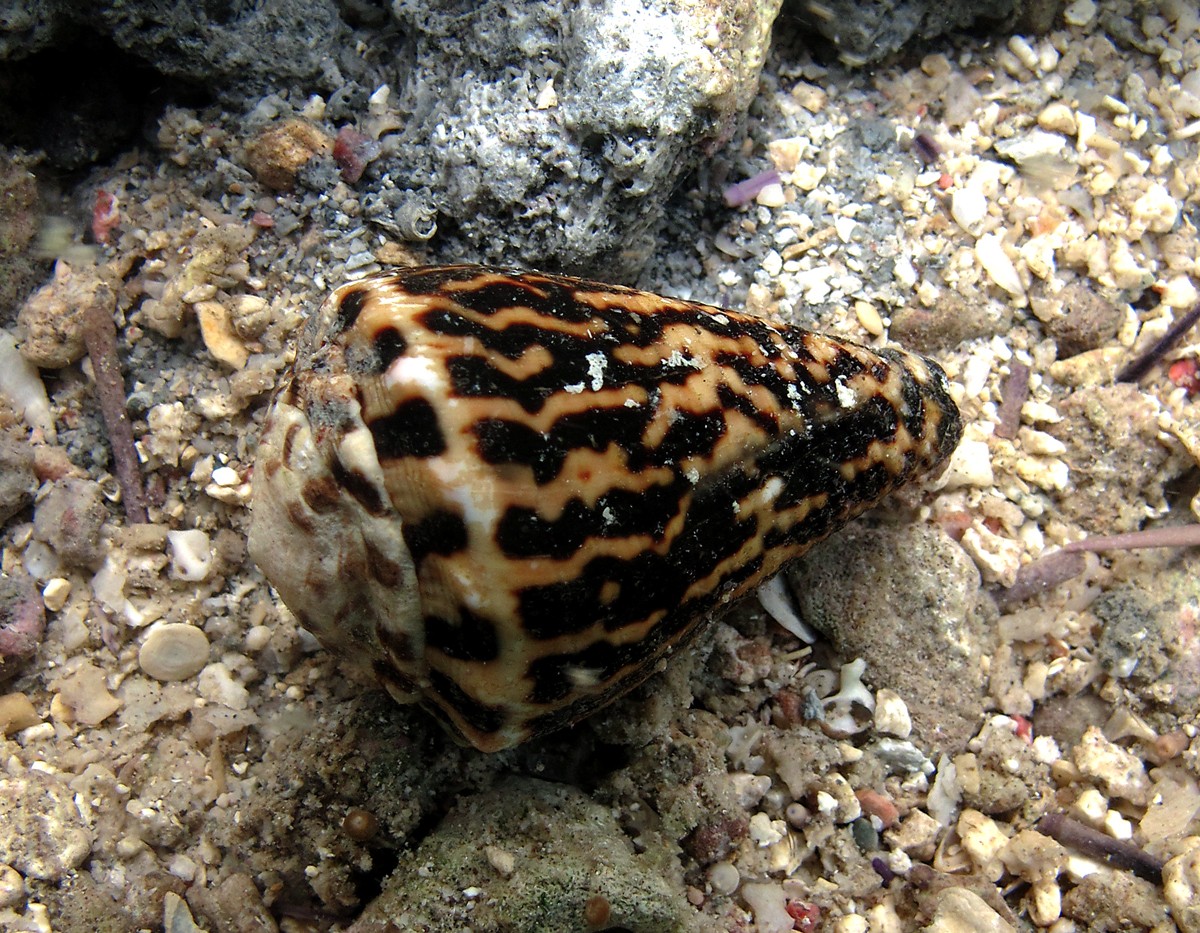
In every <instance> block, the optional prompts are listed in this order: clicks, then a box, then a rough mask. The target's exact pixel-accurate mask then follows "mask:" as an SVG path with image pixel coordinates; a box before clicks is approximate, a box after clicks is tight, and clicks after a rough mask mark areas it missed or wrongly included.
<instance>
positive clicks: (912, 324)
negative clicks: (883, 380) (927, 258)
mask: <svg viewBox="0 0 1200 933" xmlns="http://www.w3.org/2000/svg"><path fill="white" fill-rule="evenodd" d="M1012 322H1013V312H1012V308H1010V307H1008V306H1007V305H1006V304H1004V303H1003V302H999V301H991V300H989V299H988V298H986V297H985V296H983V295H975V296H970V297H966V296H963V295H959V294H958V293H956V292H951V291H943V292H942V294H941V297H939V298H938V302H937V306H936V307H934V308H930V309H928V310H926V309H925V308H917V307H907V308H901V309H900V310H899V311H897V312H896V313H895V314H893V315H892V324H891V327H890V328H889V329H888V336H889V337H890V338H891V339H892V340H894V341H895V342H896V343H900V344H903V345H904V346H906V347H908V348H909V349H912V350H916V351H918V352H920V353H943V352H945V351H947V350H953V349H954V348H955V347H957V346H958V345H959V344H961V343H963V342H965V341H967V340H973V339H974V338H976V337H992V336H995V335H996V334H1005V333H1008V331H1009V329H1010V328H1011V327H1012Z"/></svg>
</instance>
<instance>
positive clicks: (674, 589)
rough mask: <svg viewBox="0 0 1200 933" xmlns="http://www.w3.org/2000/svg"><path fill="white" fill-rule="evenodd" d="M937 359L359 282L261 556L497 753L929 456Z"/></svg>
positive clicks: (317, 386)
mask: <svg viewBox="0 0 1200 933" xmlns="http://www.w3.org/2000/svg"><path fill="white" fill-rule="evenodd" d="M960 435H961V423H960V420H959V416H958V411H957V409H956V408H955V405H954V403H953V401H952V400H951V398H950V395H949V393H948V391H947V386H946V381H945V376H944V375H943V374H942V372H941V370H940V369H939V368H938V367H937V366H936V364H933V363H931V362H929V361H927V360H924V359H922V358H919V357H915V356H912V355H910V354H907V353H904V352H903V351H899V350H884V351H878V352H876V351H872V350H869V349H866V348H864V347H860V346H857V345H855V344H852V343H849V342H845V341H841V340H837V339H834V338H831V337H826V336H822V335H819V334H815V333H812V332H809V331H805V330H802V329H800V328H797V327H791V326H786V325H778V324H772V323H770V322H768V321H765V320H762V319H760V318H756V317H752V316H750V315H745V314H739V313H735V312H732V311H723V310H720V309H718V308H712V307H709V306H706V305H700V304H696V303H693V302H688V301H682V300H678V299H671V298H662V297H659V296H656V295H650V294H648V293H645V292H639V291H635V290H632V289H626V288H619V287H614V286H607V285H600V284H598V283H594V282H588V281H583V280H578V279H572V278H567V277H562V276H554V275H547V274H540V273H516V272H509V271H504V270H498V269H490V268H484V267H478V266H446V267H429V268H419V269H411V270H404V271H399V272H394V273H388V274H383V275H378V276H375V277H372V278H369V279H364V280H362V281H359V282H354V283H351V284H349V285H345V286H342V287H341V288H339V289H338V290H336V291H335V292H334V293H333V295H332V296H331V297H330V299H329V300H328V301H327V302H326V303H325V305H324V306H323V307H322V309H321V311H320V313H319V315H318V318H317V319H316V321H315V322H314V324H313V326H312V327H311V328H310V329H309V330H308V331H307V332H306V335H305V337H304V338H303V340H302V343H301V346H300V347H299V351H298V354H297V360H296V364H295V366H294V368H293V371H292V372H291V374H290V375H289V377H288V380H287V381H286V382H285V383H284V385H283V386H282V387H281V388H280V390H279V392H278V394H277V396H276V399H275V401H274V403H273V407H272V409H271V412H270V413H269V415H268V419H267V423H266V426H265V427H264V431H263V435H262V439H261V441H260V446H259V457H258V462H257V465H256V468H255V477H254V500H253V509H254V515H253V522H252V526H251V535H250V551H251V554H252V556H253V557H254V559H255V560H256V562H257V563H258V564H259V566H260V567H261V568H262V570H263V572H264V574H265V575H266V576H267V578H268V580H269V581H270V582H271V583H272V584H273V585H274V586H275V588H276V589H277V590H278V592H279V594H280V596H281V597H282V598H283V600H284V602H285V603H286V604H287V605H288V606H289V607H290V608H291V609H292V610H293V611H294V612H295V614H296V615H297V617H298V619H299V620H300V621H301V622H302V624H303V625H304V626H305V627H306V628H308V629H310V630H311V631H312V632H313V633H314V634H315V635H316V636H317V637H318V638H319V639H320V640H321V642H322V643H323V644H324V645H326V647H329V648H331V649H332V650H334V651H336V652H337V653H338V654H340V655H341V656H342V658H343V660H344V663H345V664H346V665H347V666H348V667H349V668H351V669H352V670H354V671H355V672H357V673H358V674H359V675H361V676H364V677H367V678H373V679H376V680H378V681H380V682H381V683H383V684H384V685H385V686H386V687H387V688H388V689H389V690H390V691H391V692H392V694H393V695H394V696H396V697H397V699H400V700H417V701H420V702H421V703H422V704H423V705H425V706H426V707H427V708H428V709H429V710H430V711H431V712H433V713H434V714H435V715H436V716H437V717H438V719H440V720H441V721H442V722H443V724H445V725H446V726H447V727H448V728H449V729H450V730H451V732H452V733H454V734H455V735H456V736H457V737H460V738H462V739H465V740H466V741H469V742H470V743H471V744H473V745H475V746H476V747H477V748H480V749H482V750H485V751H494V750H497V749H500V748H505V747H508V746H510V745H513V744H516V743H517V742H520V741H523V740H524V739H526V738H529V737H531V736H533V735H538V734H541V733H544V732H548V731H550V730H552V729H556V728H559V727H561V726H564V725H568V724H570V723H573V722H575V721H577V720H578V719H580V718H582V717H583V716H585V715H587V714H588V713H589V712H591V711H592V710H594V709H596V708H597V707H599V706H602V705H603V704H605V703H607V702H609V701H611V700H612V699H614V698H615V697H617V696H619V695H621V694H622V693H624V692H626V691H627V690H629V689H631V688H632V687H633V686H634V685H636V684H637V683H639V682H640V681H641V680H643V679H644V678H645V677H646V676H648V675H649V674H650V673H652V672H653V671H654V670H655V669H656V667H657V665H658V664H659V662H660V661H661V660H662V659H663V658H664V657H665V656H666V655H668V654H669V653H670V652H672V651H673V650H674V649H675V648H677V647H678V646H679V645H680V644H682V643H683V642H685V641H686V640H687V639H688V638H689V637H690V636H691V635H692V634H693V633H694V632H695V631H696V628H697V626H698V624H699V623H700V622H701V621H702V620H703V619H705V618H707V617H709V616H710V615H711V614H712V612H713V611H714V610H717V609H719V608H720V607H721V606H723V605H725V604H727V603H729V602H731V601H732V600H734V599H736V598H738V597H740V596H742V595H744V594H746V593H747V592H749V591H750V590H752V589H753V588H754V587H755V586H757V585H758V584H759V583H760V582H762V581H764V580H765V579H767V578H768V577H770V576H771V575H772V574H774V573H775V572H776V571H778V570H779V569H780V568H781V567H782V566H783V565H784V564H785V563H786V562H787V561H789V560H791V559H792V558H794V557H796V556H798V555H800V554H802V553H803V552H804V551H806V550H807V549H808V548H809V547H811V546H812V545H813V544H814V543H816V542H817V541H819V540H820V539H821V538H823V537H825V536H826V535H828V534H829V533H830V532H831V531H833V530H834V529H836V528H837V527H838V526H840V525H842V524H844V523H845V522H846V521H848V520H849V519H850V518H852V517H853V516H855V515H857V514H859V513H860V512H862V511H863V510H865V509H866V508H869V507H870V506H872V505H874V504H875V503H876V502H878V501H879V500H880V499H881V498H882V497H883V496H885V495H887V493H888V492H890V491H891V490H893V489H895V488H897V487H898V486H900V485H902V484H903V483H905V482H907V481H909V480H910V479H912V478H914V477H916V476H918V475H920V474H922V473H926V472H929V471H931V470H933V469H935V468H937V467H938V466H939V465H940V464H941V463H942V462H943V461H944V460H945V458H946V457H947V456H948V455H949V453H950V452H951V451H952V450H953V448H954V446H955V445H956V444H957V442H958V439H959V436H960Z"/></svg>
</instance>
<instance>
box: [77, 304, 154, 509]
mask: <svg viewBox="0 0 1200 933" xmlns="http://www.w3.org/2000/svg"><path fill="white" fill-rule="evenodd" d="M83 342H84V345H85V346H86V347H87V352H88V358H89V359H90V360H91V361H92V373H93V374H94V375H95V377H96V399H97V400H98V401H99V402H100V415H101V417H103V418H104V427H105V429H106V430H107V431H108V442H109V444H110V445H111V446H112V455H113V468H114V472H115V473H116V477H117V482H118V483H119V484H120V486H121V498H122V499H123V501H124V503H125V518H126V519H127V520H128V521H129V522H130V524H141V523H143V522H145V521H146V495H145V490H144V487H143V485H142V471H141V469H140V467H139V466H138V455H137V449H136V448H135V447H134V446H133V428H132V427H131V425H130V424H129V412H128V411H127V410H126V408H125V382H124V380H123V379H122V378H121V361H120V359H119V358H118V357H117V328H116V326H115V325H114V324H113V319H112V314H111V313H109V310H108V308H107V307H106V306H105V304H103V303H100V302H97V303H95V304H93V305H92V306H91V307H90V308H88V309H87V311H85V312H84V315H83Z"/></svg>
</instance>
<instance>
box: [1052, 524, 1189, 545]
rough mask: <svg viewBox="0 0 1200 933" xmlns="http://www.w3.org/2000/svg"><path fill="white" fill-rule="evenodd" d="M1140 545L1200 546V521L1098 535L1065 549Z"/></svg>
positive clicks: (1071, 543)
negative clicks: (1119, 533) (1117, 533)
mask: <svg viewBox="0 0 1200 933" xmlns="http://www.w3.org/2000/svg"><path fill="white" fill-rule="evenodd" d="M1140 547H1200V523H1194V524H1191V525H1169V526H1166V527H1163V528H1148V529H1146V530H1145V531H1130V532H1126V533H1125V534H1122V535H1097V536H1095V537H1092V538H1084V539H1083V540H1081V541H1071V542H1070V543H1068V544H1064V545H1063V550H1064V551H1129V550H1132V549H1134V548H1140Z"/></svg>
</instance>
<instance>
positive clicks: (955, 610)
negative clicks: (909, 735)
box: [788, 522, 993, 754]
mask: <svg viewBox="0 0 1200 933" xmlns="http://www.w3.org/2000/svg"><path fill="white" fill-rule="evenodd" d="M788 582H789V583H790V584H791V587H792V592H793V593H794V594H795V596H796V601H797V605H798V607H799V609H800V613H801V615H802V616H803V618H804V619H805V620H806V621H807V622H810V623H811V624H812V625H814V626H815V627H816V628H818V629H820V630H821V631H822V632H824V633H825V634H826V635H827V636H828V637H829V640H830V641H831V642H832V644H833V646H834V647H835V648H836V649H837V652H838V654H839V655H840V656H841V657H842V658H843V659H845V660H847V661H849V660H853V659H854V658H862V659H863V660H865V661H866V662H867V669H866V673H865V675H864V677H863V679H864V680H865V681H866V683H867V684H868V685H870V686H871V687H872V688H873V689H878V688H880V687H887V688H889V689H891V690H895V691H896V692H897V693H899V694H900V695H901V696H902V697H903V698H904V700H905V702H906V703H907V704H908V709H909V712H910V713H911V715H912V721H913V733H914V738H915V740H916V741H917V743H918V744H919V745H920V746H921V747H922V748H926V749H928V748H933V749H935V750H936V751H939V752H945V753H946V754H955V753H956V752H958V751H960V750H961V749H962V748H963V747H964V746H965V744H966V742H967V740H968V739H969V738H970V737H971V736H972V735H974V734H975V730H976V728H977V727H978V725H979V722H980V721H981V720H982V713H983V702H984V692H983V670H982V659H983V657H984V656H985V655H988V654H990V653H991V652H992V648H993V646H992V644H991V640H992V639H991V638H990V637H989V636H988V635H987V634H986V628H985V625H984V621H985V620H984V617H983V615H982V613H983V604H982V602H981V600H980V596H979V586H980V583H979V571H978V570H976V569H975V565H974V564H973V563H972V562H971V559H970V558H969V557H968V556H967V553H966V552H965V551H964V550H963V549H962V548H961V547H959V545H958V544H957V543H956V542H955V541H954V540H953V539H952V538H950V537H949V536H948V535H947V534H946V533H945V532H943V531H941V530H939V529H937V528H934V527H926V526H923V525H909V526H904V527H895V528H891V527H880V528H871V527H868V526H867V525H865V524H863V523H861V522H860V523H857V524H853V525H851V526H850V527H848V528H846V529H845V530H843V531H842V532H841V533H839V534H838V535H837V536H836V537H834V538H831V539H830V540H828V541H824V542H822V543H821V544H819V545H817V546H816V547H815V548H813V550H812V551H811V552H809V554H808V555H806V556H805V557H804V558H803V559H802V560H800V561H799V562H798V564H797V565H796V566H794V567H793V568H791V569H790V570H789V571H788Z"/></svg>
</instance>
